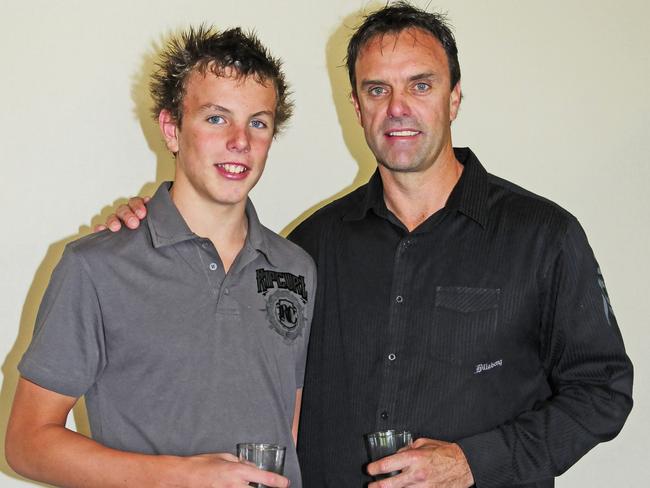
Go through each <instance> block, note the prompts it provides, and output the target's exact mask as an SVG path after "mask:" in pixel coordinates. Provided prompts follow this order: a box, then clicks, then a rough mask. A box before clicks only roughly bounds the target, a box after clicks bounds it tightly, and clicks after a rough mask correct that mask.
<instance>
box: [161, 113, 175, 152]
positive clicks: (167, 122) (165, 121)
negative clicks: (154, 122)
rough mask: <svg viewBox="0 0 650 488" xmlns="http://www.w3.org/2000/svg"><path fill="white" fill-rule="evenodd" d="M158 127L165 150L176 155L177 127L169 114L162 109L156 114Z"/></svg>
mask: <svg viewBox="0 0 650 488" xmlns="http://www.w3.org/2000/svg"><path fill="white" fill-rule="evenodd" d="M158 125H159V126H160V132H162V135H163V137H164V138H165V144H166V145H167V149H169V150H170V151H171V152H173V153H174V154H176V153H177V152H178V130H179V129H178V125H177V123H176V120H175V119H174V117H173V116H172V114H171V112H170V111H169V110H167V109H163V110H161V111H160V113H159V114H158Z"/></svg>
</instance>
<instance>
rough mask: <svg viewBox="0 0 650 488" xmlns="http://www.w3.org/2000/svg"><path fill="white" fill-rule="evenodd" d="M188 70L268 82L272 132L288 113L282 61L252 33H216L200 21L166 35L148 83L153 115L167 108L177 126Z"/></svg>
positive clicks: (180, 116)
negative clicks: (271, 93) (273, 95)
mask: <svg viewBox="0 0 650 488" xmlns="http://www.w3.org/2000/svg"><path fill="white" fill-rule="evenodd" d="M194 70H198V71H199V73H201V74H203V75H205V74H206V72H208V71H210V72H212V73H213V74H214V75H216V76H226V75H228V76H230V75H231V73H232V75H234V76H236V77H241V78H247V77H249V76H252V77H253V79H254V80H255V81H257V82H258V83H262V84H265V83H267V82H268V81H271V82H272V83H273V85H274V87H275V92H276V95H277V104H276V107H275V123H274V133H277V132H278V131H279V130H281V129H282V126H283V125H284V123H285V122H286V121H287V120H288V119H289V118H290V117H291V114H292V113H293V103H292V101H291V100H290V99H289V95H290V92H289V88H288V85H287V82H286V80H285V77H284V73H283V72H282V62H281V61H280V59H278V58H275V57H273V56H272V55H271V54H270V53H269V51H268V50H267V49H266V48H265V47H264V46H263V45H262V43H261V42H260V41H259V39H257V37H256V36H255V34H254V33H252V32H249V33H244V32H243V31H242V30H241V28H239V27H237V28H233V29H228V30H225V31H223V32H219V31H217V30H216V29H214V28H213V27H207V26H203V25H202V26H200V27H198V28H189V29H188V30H186V31H185V32H182V33H181V34H179V35H177V36H174V37H172V38H171V39H170V40H169V42H168V43H167V46H166V48H165V49H164V50H163V51H162V53H161V54H160V59H159V62H158V63H157V69H156V71H155V73H154V74H153V75H152V77H151V84H150V90H151V96H152V98H153V100H154V107H153V109H152V113H153V116H154V118H155V119H158V115H159V114H160V112H161V111H162V110H168V111H169V112H170V113H171V115H172V117H173V118H174V120H175V121H176V123H177V124H178V125H179V126H180V125H181V123H182V119H183V97H184V96H185V88H186V84H187V79H188V77H189V75H190V73H192V71H194Z"/></svg>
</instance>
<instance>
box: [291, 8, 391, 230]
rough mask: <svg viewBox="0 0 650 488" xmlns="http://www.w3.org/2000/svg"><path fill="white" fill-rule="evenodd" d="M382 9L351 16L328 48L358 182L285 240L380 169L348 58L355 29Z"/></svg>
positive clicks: (321, 204)
mask: <svg viewBox="0 0 650 488" xmlns="http://www.w3.org/2000/svg"><path fill="white" fill-rule="evenodd" d="M382 6H383V4H382V3H379V2H373V3H371V4H369V5H367V7H366V9H364V11H357V12H354V13H352V14H350V15H347V16H346V17H345V18H344V19H343V20H342V21H341V23H340V25H339V27H338V28H337V29H336V30H335V31H334V32H333V33H332V35H331V36H330V37H329V39H328V41H327V45H326V46H325V59H326V62H327V73H328V76H329V79H330V86H331V90H332V101H333V102H334V106H335V107H336V115H337V118H338V121H339V127H340V129H341V135H342V137H343V141H344V142H345V145H346V147H347V148H348V151H349V152H350V154H351V155H352V157H353V158H354V160H355V161H356V162H357V165H358V166H359V170H358V171H357V174H356V176H355V177H354V180H352V183H350V184H349V185H348V186H346V187H345V188H342V189H341V190H340V191H338V192H337V193H335V194H334V195H332V196H330V197H328V198H326V199H325V200H323V201H321V202H318V203H317V204H315V205H313V206H311V207H310V208H308V209H306V210H305V211H304V212H302V213H301V214H300V215H298V217H296V218H295V219H294V220H292V221H291V222H289V224H287V226H286V227H285V228H284V229H282V231H281V232H280V234H282V235H283V236H287V235H289V233H290V232H291V231H292V230H293V229H295V228H296V227H297V226H298V225H299V224H300V223H301V222H302V221H303V220H305V219H306V218H307V217H309V216H310V215H311V214H313V213H314V212H315V211H317V210H318V209H320V208H322V207H324V206H325V205H327V204H329V203H332V202H333V201H334V200H337V199H338V198H341V197H342V196H344V195H347V194H348V193H350V192H351V191H353V190H355V189H356V188H358V187H359V186H361V185H363V184H365V183H366V182H367V181H368V179H369V178H370V177H371V176H372V174H373V173H374V171H375V169H376V168H377V163H376V162H375V157H374V156H373V154H372V152H370V149H368V145H367V144H366V140H365V138H364V135H363V130H362V129H361V126H360V125H359V122H358V120H357V116H356V114H355V112H354V107H353V105H352V101H351V99H350V94H351V91H350V81H349V79H348V71H347V67H346V65H345V56H346V52H347V47H348V41H349V40H350V36H351V35H352V32H353V31H354V29H355V28H356V27H357V26H358V25H359V24H361V22H362V21H363V16H364V15H365V14H366V13H367V12H371V11H374V10H376V9H378V8H380V7H382Z"/></svg>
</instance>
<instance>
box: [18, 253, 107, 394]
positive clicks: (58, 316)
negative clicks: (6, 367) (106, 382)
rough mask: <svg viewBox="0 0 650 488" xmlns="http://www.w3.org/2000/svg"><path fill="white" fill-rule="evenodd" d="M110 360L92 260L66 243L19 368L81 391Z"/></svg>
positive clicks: (41, 380)
mask: <svg viewBox="0 0 650 488" xmlns="http://www.w3.org/2000/svg"><path fill="white" fill-rule="evenodd" d="M105 363H106V354H105V343H104V333H103V324H102V315H101V306H100V301H99V297H98V295H97V290H96V288H95V286H94V284H93V281H92V279H91V277H90V274H89V269H88V265H87V263H86V262H85V261H84V259H83V257H82V256H80V255H79V253H78V252H77V251H75V249H74V247H72V246H70V245H69V246H67V247H66V249H65V251H64V253H63V257H62V258H61V261H60V262H59V263H58V265H57V266H56V268H55V270H54V272H53V273H52V277H51V279H50V283H49V285H48V287H47V290H46V292H45V295H44V297H43V300H42V302H41V306H40V308H39V311H38V315H37V318H36V325H35V327H34V335H33V337H32V342H31V344H30V345H29V348H28V349H27V351H26V352H25V354H24V355H23V358H22V360H21V361H20V363H19V365H18V370H19V371H20V374H21V375H22V376H23V377H24V378H26V379H28V380H30V381H32V382H34V383H36V384H37V385H39V386H42V387H43V388H46V389H48V390H52V391H55V392H57V393H61V394H63V395H68V396H72V397H80V396H81V395H83V394H84V393H85V392H86V391H87V390H88V389H89V388H90V387H91V386H92V385H93V384H94V383H95V382H96V380H97V378H98V377H99V375H100V374H101V372H102V370H103V368H104V366H105Z"/></svg>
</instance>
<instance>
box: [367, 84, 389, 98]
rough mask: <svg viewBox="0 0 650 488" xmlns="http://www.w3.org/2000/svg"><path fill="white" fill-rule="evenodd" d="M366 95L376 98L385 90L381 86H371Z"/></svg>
mask: <svg viewBox="0 0 650 488" xmlns="http://www.w3.org/2000/svg"><path fill="white" fill-rule="evenodd" d="M368 93H370V94H371V95H372V96H374V97H378V96H379V95H383V94H384V93H386V89H385V88H384V87H383V86H373V87H372V88H371V89H370V90H368Z"/></svg>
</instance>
